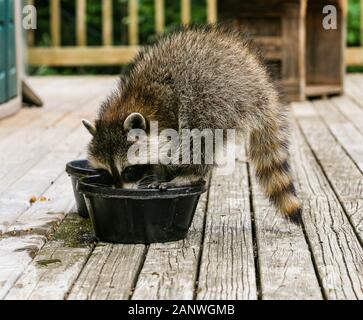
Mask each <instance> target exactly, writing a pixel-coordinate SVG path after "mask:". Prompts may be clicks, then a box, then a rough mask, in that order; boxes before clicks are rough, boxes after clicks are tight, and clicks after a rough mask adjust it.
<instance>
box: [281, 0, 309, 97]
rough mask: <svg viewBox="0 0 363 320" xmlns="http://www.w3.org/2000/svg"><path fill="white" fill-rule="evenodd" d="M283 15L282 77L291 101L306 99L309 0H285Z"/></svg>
mask: <svg viewBox="0 0 363 320" xmlns="http://www.w3.org/2000/svg"><path fill="white" fill-rule="evenodd" d="M283 6H284V8H283V10H284V13H283V16H282V42H283V44H284V45H283V46H282V71H281V72H282V79H283V84H284V88H285V89H284V90H285V94H286V96H287V97H288V99H289V100H291V101H296V100H297V101H299V100H304V99H305V84H306V72H305V68H306V61H305V60H306V59H305V49H306V47H305V42H306V31H305V30H306V26H305V21H306V19H305V16H306V7H307V0H301V1H291V0H290V1H284V3H283Z"/></svg>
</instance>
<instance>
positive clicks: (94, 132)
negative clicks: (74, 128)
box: [82, 119, 97, 136]
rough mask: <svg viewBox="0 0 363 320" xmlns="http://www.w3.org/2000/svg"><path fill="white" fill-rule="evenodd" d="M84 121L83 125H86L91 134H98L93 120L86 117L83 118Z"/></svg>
mask: <svg viewBox="0 0 363 320" xmlns="http://www.w3.org/2000/svg"><path fill="white" fill-rule="evenodd" d="M82 123H83V125H84V126H85V128H86V129H87V130H88V132H89V133H90V134H91V135H93V136H94V135H95V134H96V131H97V130H96V127H95V126H94V124H92V123H91V122H89V121H88V120H86V119H82Z"/></svg>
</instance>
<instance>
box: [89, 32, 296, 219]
mask: <svg viewBox="0 0 363 320" xmlns="http://www.w3.org/2000/svg"><path fill="white" fill-rule="evenodd" d="M134 112H138V113H140V114H141V115H142V116H143V117H144V119H145V120H146V123H149V122H150V121H151V120H157V121H158V123H159V130H160V131H161V130H163V129H165V128H172V129H175V130H179V131H180V130H181V129H185V128H186V129H194V128H196V129H199V130H203V129H205V128H209V129H237V130H238V131H239V132H241V133H242V134H243V135H244V136H245V137H247V139H248V142H249V143H248V145H249V157H250V160H251V162H252V163H253V165H254V168H255V171H256V175H257V177H258V179H259V182H260V184H261V186H262V187H263V189H264V190H265V192H266V193H267V195H268V196H269V197H270V199H271V200H272V202H273V203H274V204H275V205H276V206H277V207H278V208H279V209H280V210H281V211H282V212H283V213H284V214H285V215H286V216H288V217H291V218H293V219H294V220H296V219H299V216H300V211H301V204H300V201H299V200H298V198H297V197H296V194H295V188H294V185H293V182H292V179H291V175H290V167H289V152H288V141H289V125H288V118H287V110H286V107H285V106H283V105H282V103H281V102H280V99H279V96H278V93H277V90H276V89H275V86H274V84H273V83H272V82H271V80H270V78H269V75H268V72H267V70H266V68H265V66H264V64H263V63H261V61H260V58H259V57H258V55H257V54H256V52H255V50H254V49H253V46H251V44H250V42H249V41H248V40H247V38H246V37H244V36H243V35H241V34H240V33H238V32H235V31H229V30H227V29H225V28H224V27H221V26H211V27H190V28H184V29H182V30H179V31H177V32H173V33H171V34H169V35H167V36H165V37H163V38H161V39H160V40H159V41H158V42H157V43H156V44H155V45H154V46H150V47H147V48H145V49H143V50H142V51H141V53H140V54H139V55H138V56H137V57H136V59H135V60H134V62H133V65H132V67H131V69H130V71H129V74H128V75H127V76H126V77H123V78H122V80H121V81H120V83H119V86H118V88H117V89H116V90H115V91H114V92H113V93H112V94H111V96H110V97H109V99H108V100H107V101H106V102H105V103H104V104H103V106H102V108H101V110H100V114H99V118H98V120H97V121H96V126H95V132H94V139H93V140H92V142H91V143H90V146H89V158H90V161H91V163H92V164H93V165H94V166H95V167H104V168H106V169H108V170H109V171H112V172H114V171H115V169H117V170H116V171H120V170H123V169H124V168H125V167H126V166H127V165H128V163H127V159H126V154H127V150H128V148H129V146H130V143H129V142H127V141H126V135H127V132H126V131H125V129H124V128H123V123H124V121H125V119H126V118H127V117H128V116H129V115H130V114H131V113H134ZM110 162H111V163H113V168H111V165H110ZM168 169H170V170H171V171H172V172H176V174H175V176H176V177H175V179H173V180H172V181H171V182H170V183H169V184H168V185H185V184H192V183H195V182H196V181H197V180H200V179H201V178H204V177H205V176H206V174H207V173H208V171H209V170H210V166H208V165H204V164H202V165H196V164H192V165H184V166H183V165H180V166H177V167H172V166H171V167H169V168H168ZM174 170H175V171H174ZM116 174H117V173H116Z"/></svg>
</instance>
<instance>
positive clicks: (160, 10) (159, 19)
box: [155, 0, 165, 34]
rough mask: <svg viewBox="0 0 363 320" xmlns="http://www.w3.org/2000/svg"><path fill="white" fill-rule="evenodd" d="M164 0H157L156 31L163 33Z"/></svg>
mask: <svg viewBox="0 0 363 320" xmlns="http://www.w3.org/2000/svg"><path fill="white" fill-rule="evenodd" d="M164 7H165V3H164V0H155V31H156V33H157V34H161V33H163V31H164V27H165V18H164V17H165V13H164Z"/></svg>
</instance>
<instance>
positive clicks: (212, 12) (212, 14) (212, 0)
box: [207, 0, 217, 23]
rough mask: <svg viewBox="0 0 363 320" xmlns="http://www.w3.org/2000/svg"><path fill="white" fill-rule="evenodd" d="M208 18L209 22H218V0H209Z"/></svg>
mask: <svg viewBox="0 0 363 320" xmlns="http://www.w3.org/2000/svg"><path fill="white" fill-rule="evenodd" d="M207 20H208V23H216V22H217V0H207Z"/></svg>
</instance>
